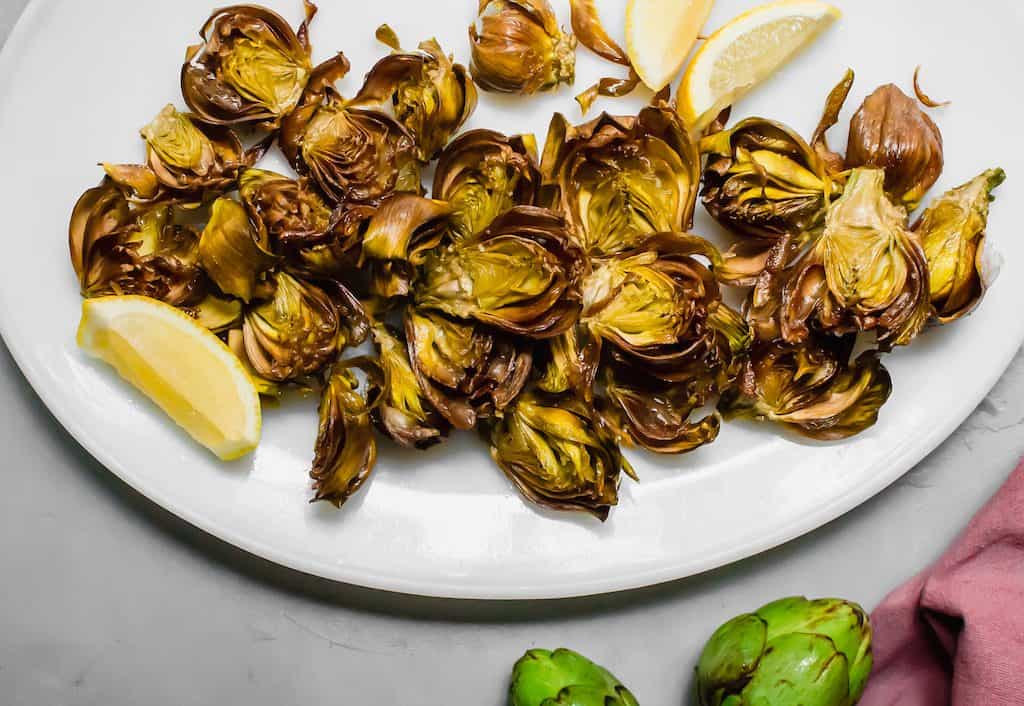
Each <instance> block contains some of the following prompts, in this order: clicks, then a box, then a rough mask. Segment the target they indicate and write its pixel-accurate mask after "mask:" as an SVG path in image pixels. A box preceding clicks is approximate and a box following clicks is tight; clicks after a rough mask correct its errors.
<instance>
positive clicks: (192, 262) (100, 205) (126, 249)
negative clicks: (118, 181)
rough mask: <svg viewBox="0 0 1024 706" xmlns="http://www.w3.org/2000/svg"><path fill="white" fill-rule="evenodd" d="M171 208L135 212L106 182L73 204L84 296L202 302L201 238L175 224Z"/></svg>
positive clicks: (74, 246) (72, 238)
mask: <svg viewBox="0 0 1024 706" xmlns="http://www.w3.org/2000/svg"><path fill="white" fill-rule="evenodd" d="M172 220H173V213H172V210H171V208H170V207H168V206H152V207H145V208H142V209H137V210H132V209H131V207H130V206H129V204H128V202H127V200H126V199H125V197H124V195H123V194H122V193H121V191H120V190H119V189H118V188H117V187H116V186H115V185H114V184H113V183H112V182H111V181H110V180H109V179H108V180H104V182H103V183H102V184H101V185H100V186H98V187H96V188H93V189H89V190H88V191H86V192H85V193H84V194H83V195H82V197H81V198H80V199H79V200H78V202H77V203H76V204H75V208H74V210H73V212H72V215H71V221H70V224H69V228H68V244H69V248H70V251H71V262H72V265H73V266H74V268H75V274H77V275H78V279H79V284H80V286H81V292H82V295H83V296H86V297H95V296H103V295H108V294H138V295H142V296H147V297H151V298H153V299H159V300H161V301H163V302H166V303H167V304H171V305H172V306H190V305H192V304H195V303H196V302H198V301H199V300H200V299H202V298H203V296H204V294H205V290H206V282H207V281H206V278H205V277H204V276H203V273H202V271H201V270H200V268H199V264H198V244H199V238H198V236H197V235H196V233H195V232H194V231H192V230H191V229H190V228H187V227H185V226H181V225H177V224H175V223H173V222H172Z"/></svg>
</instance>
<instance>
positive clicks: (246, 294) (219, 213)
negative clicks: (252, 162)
mask: <svg viewBox="0 0 1024 706" xmlns="http://www.w3.org/2000/svg"><path fill="white" fill-rule="evenodd" d="M268 248H269V243H267V238H266V231H264V230H262V229H259V228H257V227H256V226H255V225H253V223H252V221H251V220H250V219H249V214H248V213H246V210H245V208H243V207H242V205H241V204H240V203H238V202H237V201H235V200H233V199H230V198H228V197H226V196H224V197H221V198H219V199H217V200H216V201H214V202H213V206H212V207H211V209H210V219H209V221H208V222H207V224H206V227H205V228H204V229H203V235H202V237H201V238H200V240H199V259H200V262H201V263H202V265H203V269H204V270H205V271H206V273H207V274H208V275H209V276H210V279H212V280H213V281H214V283H215V284H216V285H217V286H218V287H220V289H221V291H223V292H224V293H225V294H230V295H232V296H236V297H238V298H239V299H241V300H243V301H246V302H248V301H249V300H251V299H252V297H253V293H254V290H255V288H256V285H257V281H258V279H259V278H260V276H261V275H262V274H263V273H264V272H266V271H267V270H269V269H270V268H271V267H273V266H274V264H275V262H276V258H275V257H274V255H273V253H271V252H270V251H269V249H268Z"/></svg>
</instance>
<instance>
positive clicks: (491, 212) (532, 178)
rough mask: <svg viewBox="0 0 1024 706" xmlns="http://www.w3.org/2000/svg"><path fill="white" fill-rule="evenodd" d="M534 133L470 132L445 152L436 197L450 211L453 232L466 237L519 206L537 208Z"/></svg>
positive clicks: (456, 237) (436, 181)
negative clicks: (508, 134) (513, 135)
mask: <svg viewBox="0 0 1024 706" xmlns="http://www.w3.org/2000/svg"><path fill="white" fill-rule="evenodd" d="M536 152H537V145H536V141H535V140H534V138H533V135H521V136H516V137H506V136H505V135H502V134H501V133H498V132H494V131H492V130H470V131H469V132H466V133H463V134H462V135H460V136H459V137H458V138H456V139H455V140H454V141H453V142H452V143H451V144H450V145H448V147H447V148H445V150H444V152H442V153H441V157H440V160H439V161H438V164H437V170H436V171H435V173H434V198H435V199H441V200H443V201H447V202H448V203H449V204H450V205H451V207H452V209H453V213H452V215H451V219H450V220H451V228H450V230H449V233H450V236H451V238H452V239H453V240H455V241H461V240H466V239H467V238H470V237H472V236H474V235H477V234H478V233H480V232H482V231H483V230H484V229H486V228H487V227H488V226H489V225H491V223H493V222H494V219H496V218H497V217H498V216H500V215H502V214H503V213H505V212H506V211H509V210H510V209H512V208H514V207H515V206H533V205H534V204H535V200H536V194H537V190H538V187H539V184H540V173H539V172H538V170H537V165H536Z"/></svg>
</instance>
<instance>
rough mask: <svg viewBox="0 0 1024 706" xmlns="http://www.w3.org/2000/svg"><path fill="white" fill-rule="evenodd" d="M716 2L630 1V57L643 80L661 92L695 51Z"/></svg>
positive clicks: (628, 40)
mask: <svg viewBox="0 0 1024 706" xmlns="http://www.w3.org/2000/svg"><path fill="white" fill-rule="evenodd" d="M714 4H715V2H714V0H629V3H628V4H627V5H626V54H627V55H628V56H629V60H630V61H631V62H633V68H634V69H636V72H637V74H639V75H640V79H641V80H642V81H643V82H644V83H645V84H647V86H648V87H649V88H650V89H651V90H654V91H660V90H661V89H662V88H664V87H665V86H667V85H668V82H669V81H671V80H672V78H673V77H674V76H675V75H676V72H677V71H679V68H680V67H681V66H682V65H683V62H684V61H685V60H686V57H687V56H688V55H689V54H690V50H691V49H693V45H694V43H695V42H696V41H697V35H698V34H699V33H700V30H701V28H703V27H704V23H705V22H707V21H708V15H710V14H711V6H712V5H714Z"/></svg>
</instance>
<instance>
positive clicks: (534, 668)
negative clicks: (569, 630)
mask: <svg viewBox="0 0 1024 706" xmlns="http://www.w3.org/2000/svg"><path fill="white" fill-rule="evenodd" d="M508 703H509V706H638V702H637V700H636V697H634V696H633V694H631V693H630V692H629V689H627V688H626V687H625V686H623V684H622V683H621V682H620V681H619V680H618V679H616V678H615V675H614V674H612V673H611V672H609V671H608V670H607V669H605V668H604V667H601V666H600V665H597V664H594V663H593V662H591V661H590V660H589V659H587V658H586V657H584V656H583V655H581V654H579V653H578V652H573V651H572V650H567V649H565V648H561V649H557V650H554V651H551V650H530V651H529V652H527V653H526V654H525V655H523V656H522V657H521V658H520V659H519V661H518V662H516V664H515V666H514V667H513V668H512V686H511V688H510V689H509V697H508Z"/></svg>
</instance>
